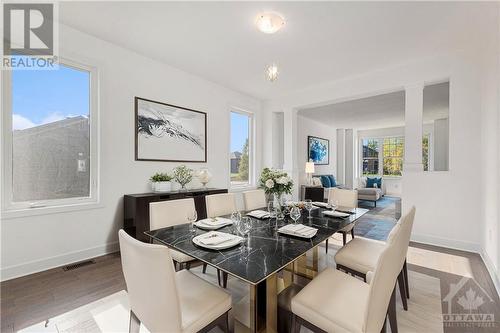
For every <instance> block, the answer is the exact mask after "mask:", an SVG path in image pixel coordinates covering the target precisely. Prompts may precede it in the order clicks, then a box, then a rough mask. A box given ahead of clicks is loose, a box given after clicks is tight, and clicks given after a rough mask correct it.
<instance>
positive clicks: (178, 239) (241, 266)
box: [145, 208, 368, 284]
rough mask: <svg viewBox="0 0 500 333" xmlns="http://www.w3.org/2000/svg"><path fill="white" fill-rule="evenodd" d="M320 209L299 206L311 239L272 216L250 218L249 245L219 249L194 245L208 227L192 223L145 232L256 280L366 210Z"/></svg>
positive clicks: (230, 228) (231, 229) (233, 231)
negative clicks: (282, 230)
mask: <svg viewBox="0 0 500 333" xmlns="http://www.w3.org/2000/svg"><path fill="white" fill-rule="evenodd" d="M323 211H324V209H322V208H318V209H314V210H313V211H312V212H311V215H312V216H313V218H312V219H308V218H307V214H308V213H307V211H305V210H303V211H302V216H301V218H300V219H299V220H298V222H297V223H302V224H304V225H309V226H312V227H314V228H317V229H318V232H317V234H316V236H314V237H313V238H311V239H302V238H298V237H293V236H288V235H283V234H279V233H278V232H277V231H276V219H272V220H270V219H263V220H258V219H254V218H252V229H251V231H250V233H249V241H248V244H249V246H248V247H246V246H242V245H238V246H235V247H233V248H230V249H226V250H219V251H215V250H209V249H205V248H202V247H199V246H196V245H195V244H194V243H193V242H192V238H193V237H194V236H196V235H200V234H202V233H206V232H208V231H206V230H201V229H198V228H196V227H195V228H196V232H194V233H193V232H190V230H189V229H190V225H189V224H180V225H177V226H173V227H167V228H162V229H158V230H151V231H146V232H145V234H146V235H148V236H150V237H151V238H152V239H154V240H156V241H158V242H160V243H163V244H165V245H167V246H168V247H171V248H174V249H176V250H178V251H180V252H183V253H185V254H188V255H190V256H191V257H193V258H196V259H199V260H201V261H203V262H206V263H208V264H209V265H212V266H214V267H216V268H219V269H221V270H223V271H225V272H227V273H229V274H231V275H234V276H236V277H238V278H240V279H242V280H244V281H246V282H248V283H251V284H257V283H259V282H261V281H263V280H265V279H266V278H267V277H268V276H269V275H271V274H273V273H275V272H277V271H279V270H280V269H282V268H284V267H285V266H286V265H288V264H289V263H290V262H292V261H294V260H295V259H297V258H299V257H300V256H302V255H303V254H305V253H306V252H307V251H309V250H310V249H312V248H314V247H315V246H317V245H318V244H320V243H321V242H323V241H325V240H326V239H327V238H329V237H331V236H332V235H333V234H334V233H336V232H337V231H339V230H340V229H342V228H343V227H345V226H346V225H348V224H349V223H353V222H354V221H356V220H357V219H358V218H360V217H361V216H363V215H364V214H365V213H366V212H367V211H368V210H367V209H363V208H356V210H355V213H353V214H351V215H350V216H349V217H347V218H333V217H327V216H325V215H323V214H322V212H323ZM289 223H293V221H292V220H291V219H290V218H289V217H286V218H285V220H280V221H278V227H280V226H283V225H285V224H289ZM218 231H221V232H227V233H231V234H238V233H237V231H236V228H235V227H234V226H227V227H224V228H221V229H218Z"/></svg>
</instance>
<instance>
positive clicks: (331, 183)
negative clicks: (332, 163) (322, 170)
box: [328, 175, 337, 187]
mask: <svg viewBox="0 0 500 333" xmlns="http://www.w3.org/2000/svg"><path fill="white" fill-rule="evenodd" d="M328 178H330V187H336V186H337V181H336V180H335V177H333V175H328Z"/></svg>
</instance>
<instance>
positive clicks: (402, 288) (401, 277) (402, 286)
mask: <svg viewBox="0 0 500 333" xmlns="http://www.w3.org/2000/svg"><path fill="white" fill-rule="evenodd" d="M403 271H404V269H401V272H399V275H398V284H399V293H400V294H401V301H402V302H403V309H405V311H408V299H407V298H406V286H405V277H404V272H403Z"/></svg>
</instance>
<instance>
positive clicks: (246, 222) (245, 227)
mask: <svg viewBox="0 0 500 333" xmlns="http://www.w3.org/2000/svg"><path fill="white" fill-rule="evenodd" d="M251 228H252V220H251V219H250V218H249V217H248V216H244V217H242V218H241V221H240V222H239V223H238V226H237V229H238V232H239V233H240V234H241V235H242V236H243V238H244V241H243V246H242V247H241V257H240V259H243V253H244V252H245V249H246V248H248V251H249V252H250V246H249V241H250V237H248V234H249V232H250V229H251ZM245 259H246V258H245Z"/></svg>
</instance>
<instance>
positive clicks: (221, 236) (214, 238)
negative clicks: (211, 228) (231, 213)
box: [200, 232, 234, 245]
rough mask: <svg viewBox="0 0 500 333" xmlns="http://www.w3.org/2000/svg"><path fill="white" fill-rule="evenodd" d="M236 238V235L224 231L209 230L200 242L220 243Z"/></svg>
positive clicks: (208, 243) (206, 243) (207, 243)
mask: <svg viewBox="0 0 500 333" xmlns="http://www.w3.org/2000/svg"><path fill="white" fill-rule="evenodd" d="M233 238H234V235H231V234H226V233H223V232H207V233H206V234H205V235H204V237H202V238H200V243H202V244H205V245H219V244H221V243H224V242H227V241H229V240H231V239H233Z"/></svg>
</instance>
